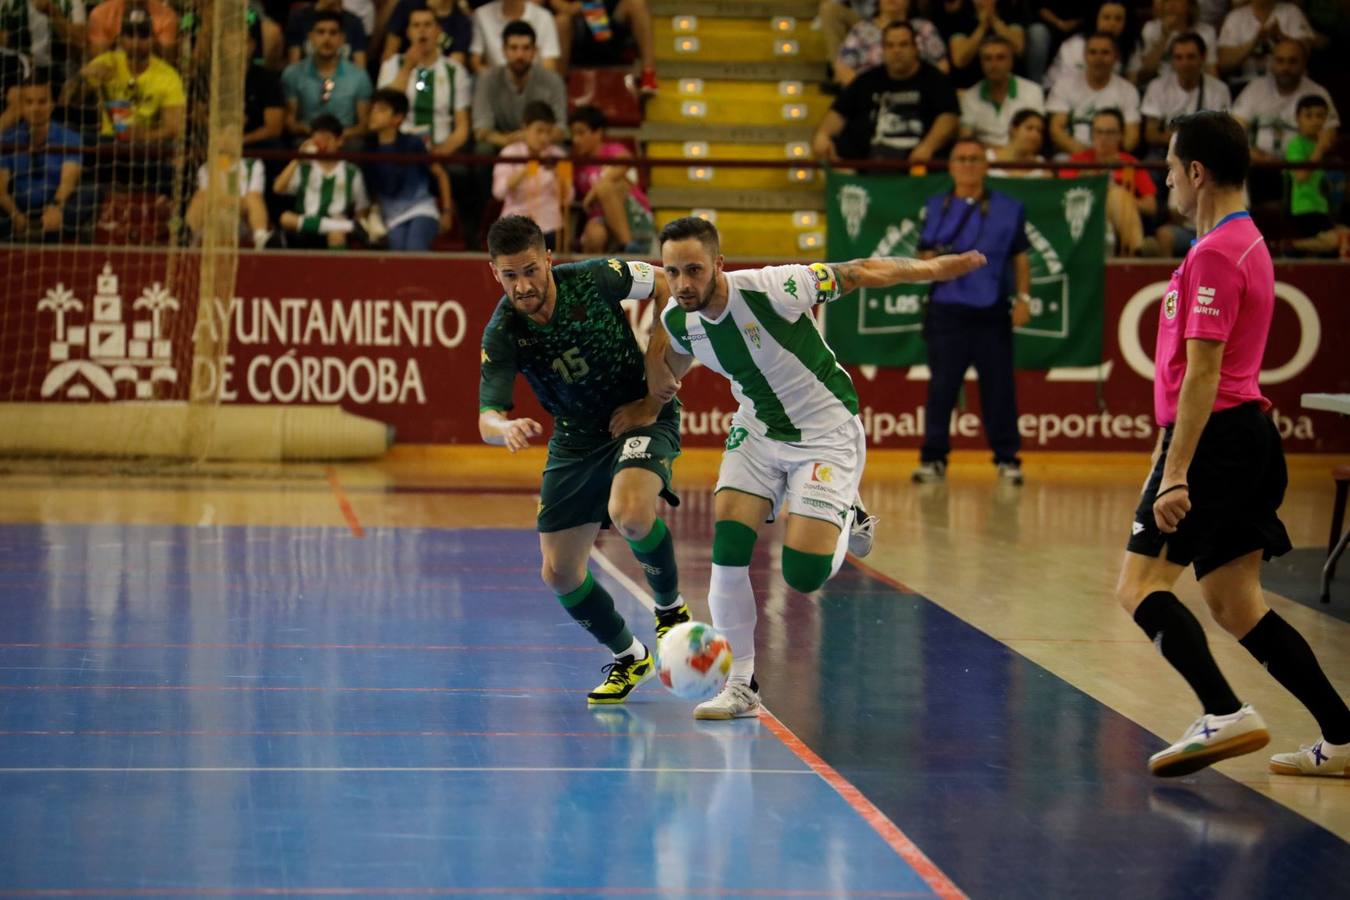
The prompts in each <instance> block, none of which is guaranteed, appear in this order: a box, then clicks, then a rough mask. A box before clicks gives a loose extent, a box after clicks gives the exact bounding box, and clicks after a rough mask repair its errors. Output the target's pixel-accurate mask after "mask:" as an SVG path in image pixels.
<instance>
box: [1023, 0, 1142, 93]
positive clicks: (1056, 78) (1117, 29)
mask: <svg viewBox="0 0 1350 900" xmlns="http://www.w3.org/2000/svg"><path fill="white" fill-rule="evenodd" d="M1128 23H1129V19H1128V17H1127V16H1126V11H1125V4H1124V3H1119V2H1116V0H1107V2H1105V3H1103V4H1102V5H1101V6H1099V7H1098V8H1097V21H1096V23H1095V27H1094V28H1092V29H1090V30H1088V31H1086V32H1085V33H1084V34H1075V35H1073V36H1072V37H1070V38H1069V39H1068V40H1066V41H1065V42H1064V43H1062V44H1060V45H1059V52H1058V53H1056V54H1055V61H1054V62H1053V63H1051V64H1050V70H1049V71H1048V72H1046V73H1045V82H1044V83H1045V87H1046V89H1047V90H1049V91H1050V92H1051V93H1054V90H1055V85H1057V84H1058V83H1059V82H1060V81H1062V80H1064V79H1066V78H1073V77H1074V76H1075V75H1078V74H1080V73H1081V72H1082V71H1083V68H1084V67H1085V66H1086V65H1087V42H1088V38H1089V37H1090V36H1092V35H1093V34H1106V35H1110V36H1111V39H1112V40H1113V41H1115V42H1116V67H1115V71H1116V74H1117V75H1121V74H1123V73H1124V71H1125V60H1127V59H1129V57H1130V53H1131V51H1132V48H1131V47H1127V46H1125V44H1126V42H1127V41H1128V38H1127V37H1126V34H1127V28H1126V25H1127V24H1128Z"/></svg>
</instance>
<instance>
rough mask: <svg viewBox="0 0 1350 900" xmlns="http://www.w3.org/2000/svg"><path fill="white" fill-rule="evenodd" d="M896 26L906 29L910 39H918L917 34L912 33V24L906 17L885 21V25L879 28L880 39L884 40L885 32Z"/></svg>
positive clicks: (889, 31)
mask: <svg viewBox="0 0 1350 900" xmlns="http://www.w3.org/2000/svg"><path fill="white" fill-rule="evenodd" d="M897 28H903V29H905V30H906V31H908V32H909V37H910V40H912V41H915V42H917V41H918V40H919V37H918V35H916V34H915V33H914V26H913V25H911V24H910V23H909V20H908V19H892V20H891V21H889V22H887V23H886V26H885V27H884V28H882V29H881V39H882V41H885V40H886V35H887V34H889V33H891V32H892V31H894V30H895V29H897Z"/></svg>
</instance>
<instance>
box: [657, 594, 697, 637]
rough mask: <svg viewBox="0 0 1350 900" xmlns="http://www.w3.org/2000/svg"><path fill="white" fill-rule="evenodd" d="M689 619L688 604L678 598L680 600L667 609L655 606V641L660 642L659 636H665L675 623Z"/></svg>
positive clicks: (679, 623)
mask: <svg viewBox="0 0 1350 900" xmlns="http://www.w3.org/2000/svg"><path fill="white" fill-rule="evenodd" d="M688 621H689V605H688V604H687V603H685V602H684V598H680V602H679V603H678V604H676V605H675V606H672V607H669V608H668V609H662V608H660V607H659V606H658V607H657V608H656V643H657V644H660V643H661V638H663V637H665V636H666V632H667V631H669V630H670V629H672V628H674V627H675V626H676V625H683V624H684V623H685V622H688Z"/></svg>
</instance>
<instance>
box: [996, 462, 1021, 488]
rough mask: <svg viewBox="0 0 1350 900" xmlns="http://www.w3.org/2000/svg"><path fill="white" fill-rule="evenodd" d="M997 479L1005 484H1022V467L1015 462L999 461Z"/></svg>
mask: <svg viewBox="0 0 1350 900" xmlns="http://www.w3.org/2000/svg"><path fill="white" fill-rule="evenodd" d="M998 479H999V481H1002V482H1005V483H1007V484H1015V485H1017V486H1018V487H1021V486H1022V467H1021V466H1020V465H1018V464H1017V463H999V464H998Z"/></svg>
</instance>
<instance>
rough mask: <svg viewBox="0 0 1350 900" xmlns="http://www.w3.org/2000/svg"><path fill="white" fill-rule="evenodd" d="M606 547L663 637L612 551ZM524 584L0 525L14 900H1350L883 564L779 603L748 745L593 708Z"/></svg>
mask: <svg viewBox="0 0 1350 900" xmlns="http://www.w3.org/2000/svg"><path fill="white" fill-rule="evenodd" d="M681 522H682V520H681V519H680V517H678V516H675V517H672V523H673V526H674V527H675V529H676V533H677V536H678V535H682V534H686V533H687V534H691V535H694V534H697V533H699V532H701V531H702V530H703V525H702V524H701V523H700V524H699V525H694V524H681ZM706 548H707V543H706V542H704V541H695V540H686V541H684V544H683V549H682V552H683V554H684V555H683V556H682V560H681V564H682V576H683V579H684V581H685V583H686V584H692V585H698V586H699V587H698V588H697V590H696V594H697V596H698V597H699V598H701V597H702V596H703V594H704V593H705V590H704V589H703V587H702V586H703V585H706V581H707V565H708V559H707V549H706ZM599 553H600V554H601V556H602V557H603V558H601V559H597V561H596V565H595V567H594V570H595V571H596V574H597V577H599V578H600V579H601V580H602V582H603V583H605V584H606V586H607V587H609V589H610V590H611V592H612V593H613V594H614V595H615V597H616V599H617V600H618V602H619V605H620V610H621V612H622V613H623V614H624V615H625V617H626V618H628V620H629V621H630V622H631V623H634V625H635V630H636V631H638V632H639V635H640V636H644V637H645V636H648V635H650V627H651V624H650V622H651V619H650V613H649V612H648V610H647V609H646V607H645V606H644V605H643V603H642V601H643V600H644V599H645V598H644V597H643V596H642V589H641V580H640V572H639V570H638V569H637V568H636V566H635V564H634V562H633V560H632V559H631V556H630V555H629V554H628V551H627V549H626V547H625V546H624V545H623V543H622V542H621V541H618V540H616V539H615V538H613V537H606V538H604V539H603V540H602V542H601V544H600V548H599ZM756 559H757V571H756V573H755V578H756V582H757V584H759V583H765V582H767V581H769V580H772V579H773V578H775V577H776V576H775V575H774V574H773V573H772V572H770V571H769V570H768V569H769V559H770V557H769V554H767V553H760V554H758V555H757V557H756ZM537 570H538V545H537V536H536V535H535V534H534V533H533V532H531V531H524V530H488V529H483V530H476V529H472V530H448V529H445V530H437V529H414V528H397V529H396V528H371V529H367V530H366V531H365V533H364V537H361V538H357V537H354V536H353V534H352V533H351V532H350V531H349V530H346V529H337V528H269V527H198V528H187V527H159V526H154V527H151V526H123V525H105V526H76V525H62V526H40V525H0V596H3V601H4V602H3V604H0V896H127V897H137V896H184V897H188V896H257V895H273V894H285V893H290V894H295V895H302V896H303V895H312V896H332V895H365V896H404V895H438V894H442V895H455V894H458V895H469V896H540V895H542V896H550V897H591V896H614V895H622V896H663V897H664V896H670V897H682V896H695V897H696V896H734V897H752V896H754V897H758V896H785V897H816V896H821V897H836V896H837V897H846V896H860V897H924V896H932V895H939V896H960V895H961V894H963V893H964V894H966V895H968V896H972V897H1009V896H1017V897H1071V896H1072V897H1107V896H1112V897H1115V896H1118V897H1197V898H1201V897H1280V898H1287V897H1300V896H1319V897H1332V896H1336V894H1337V893H1338V891H1339V890H1341V889H1342V888H1343V886H1345V885H1350V846H1347V844H1346V843H1345V842H1344V841H1342V840H1340V839H1339V838H1337V837H1335V836H1334V835H1332V834H1331V833H1330V832H1328V831H1326V830H1325V829H1323V828H1322V827H1320V826H1318V825H1315V824H1313V823H1311V822H1309V821H1308V820H1306V819H1303V818H1301V817H1300V816H1298V815H1296V814H1295V813H1293V812H1290V811H1289V810H1287V809H1286V808H1284V807H1283V806H1280V805H1278V804H1276V803H1274V802H1272V801H1270V800H1267V799H1265V798H1264V797H1262V796H1260V795H1259V794H1257V793H1255V792H1253V791H1251V790H1249V789H1248V788H1246V787H1244V786H1243V785H1240V784H1238V783H1236V782H1233V781H1230V780H1229V779H1227V778H1226V777H1224V776H1223V775H1220V774H1218V773H1215V772H1206V773H1202V774H1200V775H1197V776H1194V777H1191V778H1187V779H1181V780H1179V781H1176V782H1160V781H1158V780H1157V779H1152V778H1151V777H1150V776H1148V775H1147V773H1146V772H1145V771H1144V769H1143V767H1142V766H1141V765H1140V764H1139V761H1140V760H1141V759H1142V758H1144V757H1146V756H1147V755H1148V753H1150V752H1153V751H1154V750H1156V749H1158V748H1159V747H1161V746H1162V745H1163V743H1164V742H1163V741H1162V739H1160V738H1158V737H1157V736H1155V735H1152V734H1150V733H1149V732H1147V731H1145V730H1143V729H1141V728H1139V727H1138V726H1137V725H1134V724H1133V723H1131V722H1130V721H1129V720H1127V719H1125V718H1123V717H1121V716H1119V715H1117V714H1115V713H1113V712H1111V711H1110V710H1109V709H1107V708H1106V707H1104V706H1102V705H1101V704H1100V703H1098V702H1096V701H1095V700H1092V699H1091V698H1089V697H1088V696H1087V695H1085V694H1083V693H1081V692H1080V691H1078V690H1077V689H1075V688H1073V687H1071V686H1070V685H1068V684H1067V683H1066V682H1064V681H1062V680H1060V679H1058V678H1056V677H1055V676H1053V675H1051V674H1049V673H1048V672H1046V671H1045V670H1043V669H1041V668H1039V667H1037V666H1036V665H1034V664H1032V663H1030V662H1028V661H1026V660H1025V659H1024V658H1022V657H1020V656H1018V655H1017V654H1015V653H1013V652H1012V651H1011V650H1009V649H1008V648H1007V647H1005V646H1004V645H1002V644H1000V643H999V642H997V641H995V640H993V639H992V638H990V637H988V636H986V635H984V634H983V633H982V632H980V631H978V630H976V629H974V628H972V627H970V626H969V625H966V624H965V623H963V622H962V621H961V620H959V619H957V618H956V617H954V616H952V615H951V614H949V613H947V612H945V611H943V610H942V609H941V608H939V607H937V606H936V605H934V604H932V603H930V602H929V601H927V600H926V599H924V598H923V597H921V596H918V595H915V594H912V593H908V592H906V591H904V590H902V589H900V588H899V587H897V586H894V585H893V584H890V583H887V582H885V581H883V580H881V579H879V578H877V577H874V576H872V575H871V574H869V573H868V572H867V571H864V570H863V569H860V568H857V567H854V566H852V565H848V566H846V567H845V569H844V570H843V572H841V574H840V576H839V577H838V578H836V579H835V580H834V581H833V582H832V583H831V584H830V585H828V586H827V588H826V589H825V590H824V591H823V592H822V593H821V594H820V595H818V596H817V597H815V598H805V597H801V596H800V595H794V596H793V597H792V598H790V599H789V602H786V603H783V602H781V596H778V597H775V596H774V595H772V594H771V593H770V592H761V594H762V595H763V596H762V598H761V602H762V603H763V604H764V605H765V609H764V610H763V612H762V615H761V627H760V635H761V638H760V642H761V648H760V650H759V653H758V657H757V662H758V677H759V678H760V681H761V683H762V685H763V688H764V694H765V698H766V702H767V704H768V707H769V709H770V710H771V711H772V712H773V714H774V717H775V718H772V719H770V718H768V717H766V718H765V719H764V720H760V721H751V720H742V721H737V722H732V723H696V722H694V721H693V720H692V719H691V717H690V715H689V709H690V707H689V704H687V703H684V702H682V701H679V700H677V699H675V698H674V697H671V696H670V695H668V694H666V693H665V692H664V691H662V690H661V688H660V687H659V685H657V683H656V682H655V681H652V682H649V683H648V684H646V685H644V686H643V687H642V688H640V689H639V690H638V692H636V693H635V694H634V695H633V698H632V699H631V700H630V702H629V703H628V704H627V705H626V706H623V707H617V708H601V709H590V708H588V707H587V705H586V703H585V699H584V693H585V691H586V690H587V689H589V688H590V687H591V686H593V685H594V684H595V683H596V682H597V681H599V679H600V677H601V672H600V667H601V666H602V665H603V664H604V663H605V662H606V661H607V660H608V655H607V653H606V652H605V651H604V650H603V649H602V648H597V647H596V646H594V645H593V644H592V643H591V642H590V639H589V638H588V637H587V635H586V634H585V633H584V632H582V631H581V630H580V629H579V628H577V627H576V625H575V624H573V623H572V622H571V621H570V620H569V619H568V618H567V617H566V616H565V614H564V613H563V612H562V610H561V609H560V608H559V607H558V605H557V603H556V601H555V600H554V599H553V598H552V597H551V596H550V595H549V594H548V593H547V591H546V590H545V589H543V588H542V586H541V585H540V583H539V581H538V573H537ZM704 609H705V610H706V607H704ZM696 611H697V609H696ZM1338 886H1340V887H1338Z"/></svg>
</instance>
